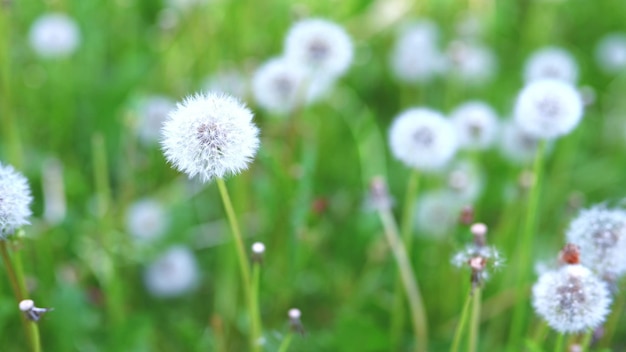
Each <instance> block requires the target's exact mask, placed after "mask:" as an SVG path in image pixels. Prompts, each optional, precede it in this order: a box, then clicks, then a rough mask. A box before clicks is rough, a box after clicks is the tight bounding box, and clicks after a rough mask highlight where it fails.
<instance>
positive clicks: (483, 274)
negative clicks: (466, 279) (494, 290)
mask: <svg viewBox="0 0 626 352" xmlns="http://www.w3.org/2000/svg"><path fill="white" fill-rule="evenodd" d="M470 231H471V233H472V236H473V238H474V240H473V242H472V243H471V244H468V245H467V246H465V247H464V248H463V249H461V250H460V251H458V252H457V253H456V254H455V255H454V256H453V257H452V264H453V265H454V266H456V267H459V268H461V267H467V268H469V269H470V270H471V276H470V282H471V283H472V288H476V287H479V286H482V285H483V283H484V282H485V281H486V280H488V279H489V276H490V272H489V269H492V270H497V269H499V268H500V267H502V265H503V264H504V259H503V258H502V256H501V255H500V252H499V251H498V250H497V249H496V248H495V247H493V246H488V245H487V225H485V224H483V223H475V224H473V225H472V226H471V227H470Z"/></svg>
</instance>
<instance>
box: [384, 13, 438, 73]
mask: <svg viewBox="0 0 626 352" xmlns="http://www.w3.org/2000/svg"><path fill="white" fill-rule="evenodd" d="M437 41H438V30H437V26H436V25H435V24H434V23H433V22H431V21H429V20H420V21H416V22H414V23H411V24H409V25H407V26H405V27H404V28H403V29H402V30H401V32H400V34H399V36H398V39H397V40H396V42H395V44H394V47H393V49H392V53H391V60H390V61H391V70H392V72H393V73H394V76H396V78H397V79H399V80H400V81H403V82H408V83H413V82H418V83H427V82H429V81H431V80H432V79H433V78H434V77H436V76H437V75H439V74H441V73H442V72H444V71H445V70H446V59H445V56H444V55H443V53H442V52H441V50H440V49H439V48H438V47H437Z"/></svg>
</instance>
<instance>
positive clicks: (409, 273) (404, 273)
mask: <svg viewBox="0 0 626 352" xmlns="http://www.w3.org/2000/svg"><path fill="white" fill-rule="evenodd" d="M378 214H379V215H380V219H381V221H382V223H383V227H384V232H385V236H386V237H387V241H388V242H389V246H390V247H391V251H392V253H393V255H394V257H395V259H396V263H397V265H398V270H399V271H400V277H401V278H402V283H403V285H404V290H405V293H406V297H407V300H408V302H409V308H410V311H411V318H412V321H413V331H414V334H415V339H416V350H417V351H420V352H423V351H426V349H427V346H428V342H427V337H428V332H427V328H426V316H425V314H424V304H423V302H422V296H421V295H420V291H419V287H418V285H417V280H416V279H415V274H414V273H413V269H412V268H411V263H410V262H409V258H408V256H407V251H406V247H405V246H404V243H403V242H402V241H401V240H400V236H399V235H398V227H397V225H396V222H395V220H394V218H393V215H392V214H391V211H390V210H389V209H381V210H379V212H378Z"/></svg>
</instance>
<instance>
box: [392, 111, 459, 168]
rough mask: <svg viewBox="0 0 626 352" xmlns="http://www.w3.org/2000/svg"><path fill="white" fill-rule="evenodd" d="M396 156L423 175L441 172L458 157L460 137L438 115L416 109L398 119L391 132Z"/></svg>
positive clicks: (446, 121) (393, 150) (447, 122)
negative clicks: (430, 172) (455, 156)
mask: <svg viewBox="0 0 626 352" xmlns="http://www.w3.org/2000/svg"><path fill="white" fill-rule="evenodd" d="M389 143H390V146H391V153H392V154H393V156H394V157H395V158H396V159H398V160H400V161H402V162H403V163H404V164H405V165H407V166H408V167H411V168H415V169H418V170H421V171H437V170H440V169H442V168H443V167H444V166H445V165H446V164H447V163H448V162H449V161H450V160H451V159H452V157H453V156H454V155H455V153H456V150H457V136H456V133H455V131H454V128H453V127H452V124H451V123H450V121H448V120H447V119H445V118H444V117H443V115H441V114H440V113H439V112H437V111H434V110H431V109H427V108H413V109H409V110H406V111H404V112H403V113H401V114H400V115H398V116H397V117H396V118H395V119H394V121H393V123H392V125H391V128H390V129H389Z"/></svg>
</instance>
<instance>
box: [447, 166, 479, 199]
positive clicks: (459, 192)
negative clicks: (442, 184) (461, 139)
mask: <svg viewBox="0 0 626 352" xmlns="http://www.w3.org/2000/svg"><path fill="white" fill-rule="evenodd" d="M484 184H485V177H484V175H483V172H482V170H480V169H479V167H478V166H477V165H476V164H474V163H472V162H470V161H468V160H461V161H457V162H455V163H454V164H453V165H452V167H451V168H450V171H449V172H448V188H449V189H450V191H452V193H453V194H454V195H455V196H456V197H457V198H458V199H459V201H461V202H462V203H473V202H475V201H476V199H478V197H480V195H481V193H482V191H483V188H484Z"/></svg>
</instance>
